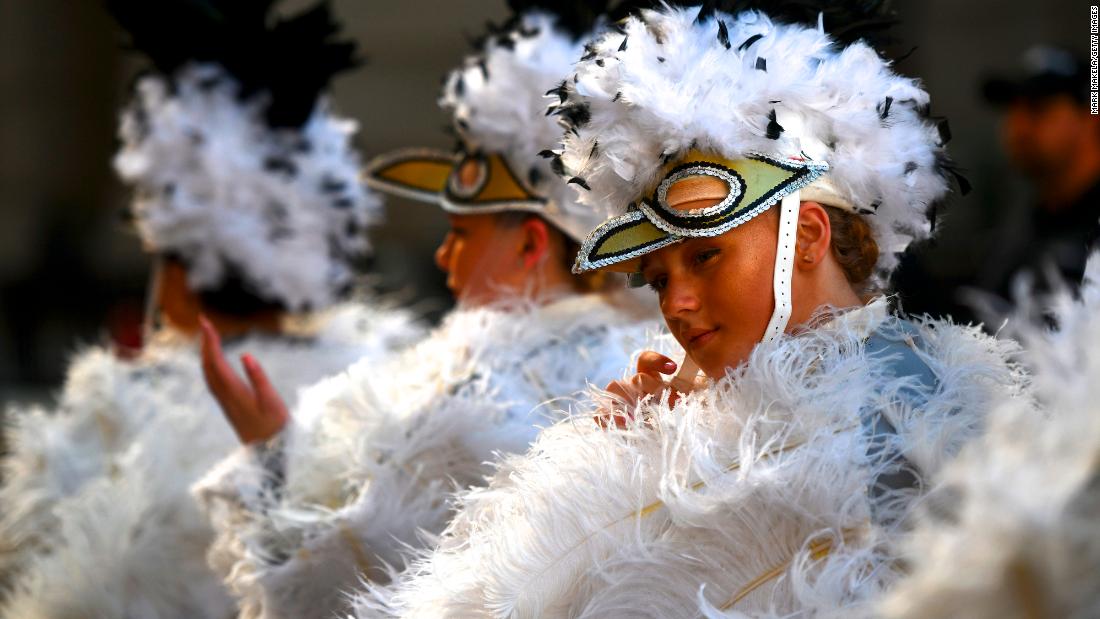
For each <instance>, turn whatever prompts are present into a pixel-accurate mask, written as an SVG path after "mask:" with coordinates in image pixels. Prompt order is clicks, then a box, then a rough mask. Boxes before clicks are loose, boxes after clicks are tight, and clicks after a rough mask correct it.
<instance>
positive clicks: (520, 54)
mask: <svg viewBox="0 0 1100 619" xmlns="http://www.w3.org/2000/svg"><path fill="white" fill-rule="evenodd" d="M509 5H510V7H511V8H512V10H513V12H514V14H513V15H512V16H511V17H510V18H509V19H508V20H507V21H505V22H504V23H503V24H499V25H492V24H490V26H489V28H488V33H487V34H486V35H484V36H483V37H481V38H479V39H478V40H477V41H475V45H476V46H477V47H478V51H477V53H475V54H473V55H471V56H468V57H467V58H466V59H465V60H464V61H463V63H462V65H461V66H460V67H459V68H457V69H455V70H454V71H452V72H451V73H450V74H449V75H448V76H447V77H446V78H445V80H444V85H443V92H442V95H441V96H440V101H439V102H440V105H441V106H442V107H443V109H444V110H446V111H448V112H450V113H451V115H452V119H453V122H454V125H455V129H456V130H457V132H458V134H459V136H460V138H461V140H462V148H464V149H465V150H466V151H468V152H479V151H484V152H495V153H500V154H501V155H502V156H503V157H504V158H505V160H506V161H507V163H508V165H509V167H510V168H511V169H512V171H513V172H514V173H515V175H516V176H517V180H519V181H520V182H521V183H523V184H524V185H525V187H526V189H528V190H529V191H530V192H531V193H532V194H533V195H536V196H538V197H540V198H542V199H545V200H546V201H547V205H546V214H547V215H548V219H550V220H551V221H553V222H554V223H555V224H557V225H558V226H560V227H561V228H562V229H563V230H564V231H565V232H567V233H569V234H570V235H571V236H573V237H574V238H576V239H581V238H584V235H585V234H586V233H587V232H588V230H589V229H591V228H592V227H594V226H595V225H596V224H598V223H599V221H600V216H599V215H598V214H596V213H594V212H593V210H592V209H591V208H588V207H584V206H581V205H579V204H578V203H577V201H576V196H575V195H574V193H573V191H572V188H571V187H569V186H568V183H567V182H566V181H568V180H569V179H561V178H559V172H560V170H559V169H557V168H556V167H555V164H556V162H557V159H556V158H555V157H554V156H553V153H551V156H550V157H546V156H540V153H542V152H543V151H545V150H546V149H547V148H549V147H551V146H553V145H555V144H557V143H558V142H559V141H560V136H561V128H560V127H559V125H558V119H557V118H556V117H555V116H553V115H548V114H547V105H548V104H549V103H550V99H548V97H551V98H552V97H553V96H555V94H554V93H557V92H559V91H561V89H562V88H563V80H567V79H568V78H569V77H570V76H571V75H572V73H571V71H572V67H573V63H574V62H575V61H576V60H577V58H579V57H580V56H581V55H582V54H583V53H584V49H585V48H584V44H585V42H586V40H587V39H588V38H590V37H593V36H595V35H596V34H597V33H598V32H599V30H600V29H601V28H602V27H603V25H604V24H605V23H606V21H605V19H604V14H605V11H606V10H607V8H608V2H607V1H606V0H592V1H587V2H549V1H543V2H532V1H519V0H516V1H512V2H510V3H509Z"/></svg>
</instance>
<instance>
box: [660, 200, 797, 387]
mask: <svg viewBox="0 0 1100 619" xmlns="http://www.w3.org/2000/svg"><path fill="white" fill-rule="evenodd" d="M778 229H779V217H778V211H777V209H775V208H772V209H769V210H768V211H766V212H764V213H762V214H761V215H759V216H757V217H754V218H753V219H751V220H749V221H748V222H746V223H744V224H742V225H740V226H738V227H737V228H734V229H733V230H730V231H729V232H726V233H725V234H722V235H720V236H716V237H708V238H694V239H688V240H685V241H683V242H680V243H676V244H674V245H670V246H668V247H665V248H662V249H660V250H657V251H655V252H653V253H651V254H648V255H646V256H645V257H643V258H642V262H641V269H642V274H643V275H644V277H645V280H646V282H648V283H649V285H650V286H651V287H652V288H653V289H654V290H656V292H657V295H658V297H659V300H660V306H661V313H662V314H663V315H664V318H665V322H666V323H667V324H668V328H669V329H670V330H671V331H672V334H673V336H675V337H676V340H677V341H678V342H679V343H680V345H681V346H683V347H684V350H686V351H687V352H688V354H689V355H691V358H692V359H693V360H694V361H695V363H696V364H698V365H699V367H700V368H701V369H702V370H703V372H705V373H706V374H707V375H708V376H710V377H713V378H718V377H721V376H723V375H724V374H725V372H726V368H731V367H736V366H738V365H740V364H741V363H742V362H744V361H745V359H747V358H748V356H749V353H750V352H751V351H752V349H753V348H754V347H755V346H756V344H757V343H758V342H759V341H760V340H761V338H763V336H764V330H765V329H766V328H767V325H768V321H769V319H770V318H771V314H772V309H773V305H774V302H773V299H772V268H773V265H774V264H775V252H776V247H775V245H776V243H775V239H776V235H777V234H778Z"/></svg>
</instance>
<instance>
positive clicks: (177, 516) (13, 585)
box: [0, 304, 421, 619]
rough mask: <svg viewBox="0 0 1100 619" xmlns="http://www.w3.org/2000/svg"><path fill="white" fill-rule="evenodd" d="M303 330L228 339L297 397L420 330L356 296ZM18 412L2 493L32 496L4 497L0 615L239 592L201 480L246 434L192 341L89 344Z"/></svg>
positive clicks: (222, 603)
mask: <svg viewBox="0 0 1100 619" xmlns="http://www.w3.org/2000/svg"><path fill="white" fill-rule="evenodd" d="M294 333H295V334H296V335H288V336H286V337H283V338H273V337H248V338H244V339H242V340H239V341H235V342H228V343H227V345H226V352H227V355H228V358H229V359H230V360H231V362H232V363H236V358H237V356H238V355H239V354H240V353H242V352H246V351H247V352H250V353H252V354H254V355H255V356H256V357H257V358H258V359H259V360H261V362H262V363H263V364H264V367H265V369H266V370H267V371H268V373H269V375H270V377H271V379H272V381H273V383H274V384H275V385H276V386H277V387H278V388H279V389H280V390H281V391H282V394H283V396H284V397H286V398H287V400H288V401H289V402H293V401H294V393H295V390H296V389H297V388H299V387H301V386H305V385H308V384H311V383H313V382H315V381H316V380H318V379H319V378H321V377H323V376H326V375H329V374H331V373H333V372H336V371H338V370H340V369H343V368H344V367H346V366H347V365H348V364H349V363H351V362H353V361H355V360H357V359H359V358H360V357H362V356H364V355H369V356H372V357H374V358H379V357H381V356H384V355H386V354H388V353H389V352H390V351H392V350H394V349H397V348H400V347H403V346H404V345H406V344H407V343H409V342H411V341H412V340H414V339H415V338H417V337H418V336H419V334H420V333H421V330H420V327H419V326H418V325H417V324H416V323H415V321H413V320H411V319H410V317H409V315H408V314H406V313H405V312H403V311H400V310H391V309H387V308H384V307H382V306H377V307H372V306H362V305H352V304H347V305H343V306H337V307H335V308H333V309H332V310H330V311H329V312H327V313H325V314H323V315H321V316H317V317H314V318H313V319H311V320H310V321H308V323H306V324H301V325H296V329H295V331H294ZM11 413H12V414H11V417H12V418H13V421H12V425H11V426H10V427H9V429H8V441H9V446H10V447H11V450H12V452H11V453H10V454H9V455H8V456H7V457H6V458H5V459H4V484H3V486H2V487H0V501H2V502H3V504H4V505H5V506H14V505H18V506H20V509H19V510H11V509H8V508H7V507H5V509H4V510H3V518H2V520H0V539H2V540H3V545H4V549H5V552H4V553H3V554H2V555H0V556H2V558H3V561H4V565H3V566H4V568H5V572H6V576H7V577H8V578H10V579H11V581H10V582H9V583H8V584H9V588H10V589H11V590H10V591H9V593H8V595H7V596H6V599H5V601H4V604H3V607H2V610H0V616H3V617H11V618H13V619H14V618H15V617H19V618H30V617H51V618H54V619H57V618H64V617H89V616H103V617H112V618H116V617H126V618H129V617H134V618H137V617H140V618H142V619H146V618H154V619H159V618H167V617H179V618H181V619H182V618H183V617H188V618H191V617H223V616H225V613H226V612H228V610H229V609H231V608H232V600H231V598H229V596H228V594H227V593H226V592H225V591H224V589H223V588H222V587H221V585H220V579H219V578H217V576H216V575H215V574H214V573H213V572H212V571H210V570H209V569H208V568H207V567H206V561H205V549H206V546H207V545H208V544H209V543H210V542H211V541H212V539H213V531H212V530H211V529H210V527H209V525H208V524H207V521H206V519H205V516H204V515H203V514H201V513H200V512H199V511H198V510H197V509H196V507H195V506H194V505H193V501H192V499H191V497H190V494H189V489H190V488H189V487H190V485H191V484H192V483H193V482H194V481H195V480H196V479H197V478H198V477H199V476H200V475H201V474H203V473H205V472H206V471H207V470H208V469H209V468H210V467H211V466H212V465H213V464H214V463H216V462H217V461H218V460H219V459H221V458H223V457H225V456H226V455H227V454H229V453H231V452H232V450H233V448H234V447H235V446H236V445H237V444H238V443H237V439H236V437H235V435H234V434H233V432H232V430H231V429H230V428H229V426H228V425H227V424H226V423H225V421H224V420H223V418H222V414H221V412H220V411H219V410H218V408H217V405H216V404H215V403H214V401H213V399H212V398H211V397H210V395H209V394H208V392H207V390H206V386H205V383H204V381H203V378H202V375H201V368H200V363H199V357H198V351H197V348H196V346H195V345H194V344H193V343H190V342H184V341H181V340H178V339H176V340H171V339H167V340H164V341H157V342H155V343H153V344H151V345H150V346H149V347H147V349H146V350H145V351H144V352H143V355H142V357H140V358H139V359H138V360H135V361H125V360H121V359H118V358H116V357H114V356H113V355H111V354H110V353H109V352H108V351H105V350H102V349H93V350H90V351H88V352H86V353H84V354H82V355H81V356H80V357H79V358H78V359H77V360H76V362H75V363H74V365H73V367H72V369H71V371H70V372H69V376H68V380H67V383H66V386H65V390H64V392H63V394H62V395H61V401H60V406H59V408H58V410H56V411H50V412H47V411H45V410H36V411H32V412H29V413H24V412H23V411H11ZM59 583H63V584H61V585H59ZM215 592H216V595H215ZM215 608H217V609H219V610H218V611H217V612H213V611H210V612H207V611H208V610H210V609H215ZM202 609H206V610H202Z"/></svg>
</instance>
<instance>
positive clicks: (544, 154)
mask: <svg viewBox="0 0 1100 619" xmlns="http://www.w3.org/2000/svg"><path fill="white" fill-rule="evenodd" d="M557 156H558V154H557V153H555V152H554V151H552V150H550V149H549V148H547V149H545V150H540V151H539V157H542V158H543V159H550V158H552V157H557Z"/></svg>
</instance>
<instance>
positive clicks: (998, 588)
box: [881, 256, 1100, 619]
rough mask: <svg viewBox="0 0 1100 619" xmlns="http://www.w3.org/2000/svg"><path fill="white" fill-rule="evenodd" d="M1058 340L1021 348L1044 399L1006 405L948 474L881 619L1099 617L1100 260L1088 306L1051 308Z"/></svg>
mask: <svg viewBox="0 0 1100 619" xmlns="http://www.w3.org/2000/svg"><path fill="white" fill-rule="evenodd" d="M1052 301H1053V303H1052V306H1053V307H1052V309H1053V315H1054V316H1055V317H1056V320H1057V323H1058V330H1057V331H1050V330H1049V329H1047V328H1046V326H1044V325H1040V324H1035V323H1032V322H1027V318H1026V317H1028V316H1036V315H1038V314H1037V313H1036V312H1032V311H1031V310H1032V309H1034V308H1031V307H1023V308H1021V310H1020V312H1019V314H1018V316H1017V318H1019V317H1024V321H1023V322H1020V323H1017V324H1014V325H1013V324H1012V323H1010V329H1009V331H1010V332H1011V333H1013V334H1015V335H1018V336H1019V337H1020V340H1021V343H1022V344H1023V345H1024V354H1023V358H1024V360H1025V361H1026V363H1027V365H1028V366H1029V368H1030V369H1031V371H1032V373H1033V375H1034V377H1033V383H1034V385H1033V386H1034V392H1035V395H1036V399H1035V400H1027V399H1022V398H1017V399H1009V400H1006V401H1005V402H1003V403H1002V404H1001V405H1000V406H998V407H997V409H996V410H995V411H994V413H992V415H991V423H990V428H989V431H988V432H987V433H986V434H985V435H984V436H982V437H981V439H980V440H978V441H975V442H974V443H973V444H972V445H971V446H970V447H969V448H968V449H967V450H966V451H965V452H964V453H963V454H962V456H960V457H959V459H958V461H957V462H955V463H953V465H952V466H951V467H949V468H948V469H947V470H945V471H944V472H943V475H942V476H941V479H940V480H939V482H940V487H939V488H938V489H937V491H936V494H937V496H936V500H934V501H932V502H931V506H932V507H935V509H930V510H927V511H926V512H924V513H922V517H921V519H920V521H919V523H918V526H917V529H916V534H915V535H914V536H913V541H912V544H910V548H909V550H910V551H911V552H910V561H911V563H912V565H913V573H912V574H911V575H910V576H909V577H907V578H906V579H905V580H904V581H903V582H901V583H900V584H899V586H898V588H897V590H896V591H895V592H894V594H893V595H892V596H891V597H890V598H889V599H888V600H887V601H886V602H885V603H884V605H883V607H882V609H881V616H883V617H888V618H890V619H909V618H914V617H922V618H924V617H927V618H932V619H935V618H939V617H959V616H964V615H965V616H966V617H970V618H973V619H992V618H994V617H996V618H998V619H1000V618H1005V619H1030V618H1033V617H1065V618H1069V619H1084V618H1085V617H1098V616H1100V414H1098V410H1097V402H1098V401H1100V392H1098V385H1100V256H1094V257H1092V258H1091V259H1090V260H1089V263H1088V266H1087V267H1086V273H1085V282H1084V285H1083V286H1082V288H1081V299H1080V300H1075V299H1073V298H1072V297H1071V295H1070V294H1069V293H1067V292H1065V291H1063V292H1062V293H1061V294H1059V295H1057V296H1055V297H1054V298H1053V299H1052Z"/></svg>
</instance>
